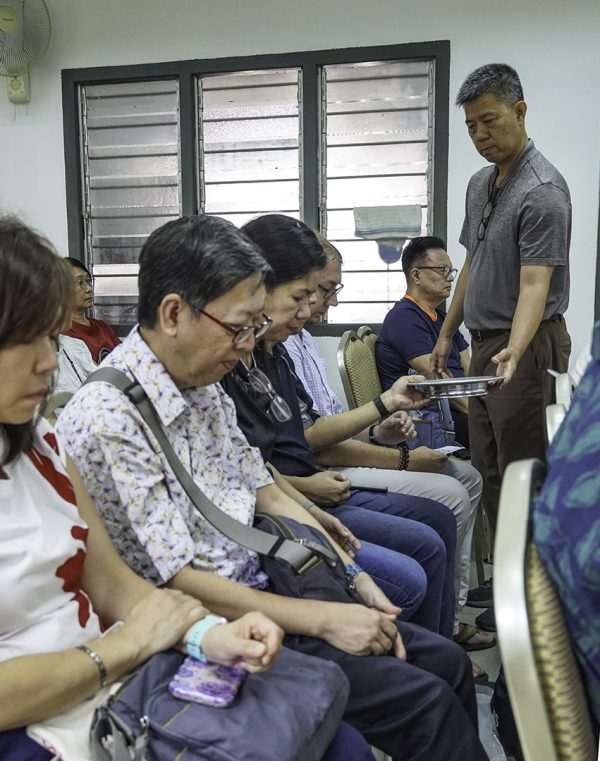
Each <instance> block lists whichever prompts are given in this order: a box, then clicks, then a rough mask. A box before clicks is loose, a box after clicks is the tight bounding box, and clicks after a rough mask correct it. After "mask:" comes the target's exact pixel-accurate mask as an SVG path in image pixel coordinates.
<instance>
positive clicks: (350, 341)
mask: <svg viewBox="0 0 600 761" xmlns="http://www.w3.org/2000/svg"><path fill="white" fill-rule="evenodd" d="M337 360H338V368H339V371H340V377H341V379H342V387H343V389H344V393H345V394H346V400H347V402H348V409H351V410H352V409H354V408H355V407H361V406H362V405H363V404H366V403H367V402H371V401H373V399H375V397H377V396H379V395H380V394H381V383H380V382H379V375H378V374H377V366H376V364H375V357H374V355H373V352H372V351H371V349H370V348H369V347H368V346H367V344H366V343H365V342H364V341H363V340H362V339H361V338H359V337H358V335H357V334H356V333H355V332H354V331H353V330H347V331H346V332H345V333H344V334H343V335H342V337H341V339H340V342H339V344H338V350H337Z"/></svg>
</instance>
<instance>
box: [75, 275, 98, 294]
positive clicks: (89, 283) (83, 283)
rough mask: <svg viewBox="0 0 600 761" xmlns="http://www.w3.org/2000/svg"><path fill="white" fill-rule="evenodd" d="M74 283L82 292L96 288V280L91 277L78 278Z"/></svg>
mask: <svg viewBox="0 0 600 761" xmlns="http://www.w3.org/2000/svg"><path fill="white" fill-rule="evenodd" d="M73 282H74V283H75V285H76V286H77V287H78V288H81V290H82V291H85V289H86V288H93V287H94V278H93V277H90V276H89V275H88V276H87V277H76V278H75V279H74V281H73Z"/></svg>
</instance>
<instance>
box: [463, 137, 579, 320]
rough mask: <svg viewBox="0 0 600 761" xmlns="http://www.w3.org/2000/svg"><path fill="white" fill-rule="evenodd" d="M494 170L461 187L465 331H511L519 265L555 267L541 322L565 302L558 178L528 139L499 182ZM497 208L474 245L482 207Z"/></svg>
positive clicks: (564, 227) (565, 247) (564, 193)
mask: <svg viewBox="0 0 600 761" xmlns="http://www.w3.org/2000/svg"><path fill="white" fill-rule="evenodd" d="M496 175H497V169H496V167H495V166H489V167H485V168H484V169H481V170H480V171H479V172H477V173H476V174H474V175H473V176H472V177H471V179H470V181H469V186H468V188H467V197H466V209H465V221H464V223H463V228H462V232H461V235H460V242H461V243H462V245H463V246H465V248H466V249H467V252H468V257H469V280H468V283H467V291H466V295H465V305H464V317H465V325H466V327H467V328H468V329H469V330H495V329H505V330H510V328H511V325H512V320H513V316H514V313H515V309H516V306H517V299H518V297H519V277H520V270H521V266H529V265H547V266H552V267H554V268H555V269H554V272H553V273H552V279H551V281H550V289H549V291H548V298H547V300H546V308H545V310H544V316H543V319H544V320H547V319H548V318H550V317H552V316H553V315H555V314H563V312H565V310H566V308H567V306H568V304H569V244H570V239H571V197H570V194H569V188H568V186H567V183H566V182H565V180H564V178H563V177H562V175H561V174H560V172H558V171H557V170H556V169H555V168H554V167H553V166H552V164H551V163H550V162H549V161H547V159H545V158H544V157H543V156H542V154H541V153H540V152H539V151H538V150H536V148H535V146H534V144H533V141H531V140H529V142H528V143H527V145H526V146H525V148H524V149H523V151H522V153H521V155H520V156H519V158H518V159H517V161H516V162H515V164H514V166H513V167H512V168H511V170H510V173H509V174H508V176H507V177H506V179H505V180H504V182H503V183H501V184H500V185H498V186H497V187H496V188H494V180H495V178H496ZM492 193H493V194H494V195H493V202H495V205H494V208H493V210H492V213H491V215H490V217H489V220H488V224H487V228H486V232H485V238H484V240H482V241H479V240H478V239H477V230H478V228H479V225H480V223H481V220H482V217H483V210H484V207H485V205H486V203H487V201H488V199H489V198H490V196H491V194H492Z"/></svg>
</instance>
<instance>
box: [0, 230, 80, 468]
mask: <svg viewBox="0 0 600 761" xmlns="http://www.w3.org/2000/svg"><path fill="white" fill-rule="evenodd" d="M72 302H73V279H72V277H71V273H70V272H69V271H68V268H67V266H66V265H65V264H64V261H63V260H62V259H61V257H60V256H58V254H57V253H56V251H55V250H54V247H53V246H52V244H51V243H49V242H48V241H47V240H46V238H44V237H43V236H42V235H40V234H39V233H37V232H35V231H34V230H32V229H31V228H30V227H28V226H27V225H26V224H25V223H23V222H21V220H20V219H17V218H16V217H0V350H2V349H8V348H10V347H11V346H16V345H17V344H21V343H28V342H29V341H34V340H36V339H37V338H39V337H40V336H43V335H52V334H53V333H57V334H58V333H59V332H60V331H61V329H62V328H63V327H64V325H65V323H66V321H67V320H68V319H69V317H70V315H71V308H72ZM1 382H2V379H1V378H0V383H1ZM35 422H36V421H35V420H31V421H29V422H27V423H23V424H18V425H15V424H10V423H0V431H3V433H4V436H5V439H6V444H7V446H6V447H4V451H2V452H1V453H0V466H2V465H6V464H7V463H9V462H12V460H14V459H15V458H16V457H18V456H19V455H20V454H22V453H23V452H27V451H29V449H30V448H31V443H32V441H33V431H34V428H35Z"/></svg>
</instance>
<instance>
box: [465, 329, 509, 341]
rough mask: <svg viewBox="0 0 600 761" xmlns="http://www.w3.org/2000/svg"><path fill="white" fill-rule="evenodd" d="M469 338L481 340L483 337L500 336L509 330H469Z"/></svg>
mask: <svg viewBox="0 0 600 761" xmlns="http://www.w3.org/2000/svg"><path fill="white" fill-rule="evenodd" d="M469 333H470V334H471V338H472V339H473V340H474V341H483V339H484V338H492V337H493V336H501V335H502V334H503V333H510V330H470V331H469Z"/></svg>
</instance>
